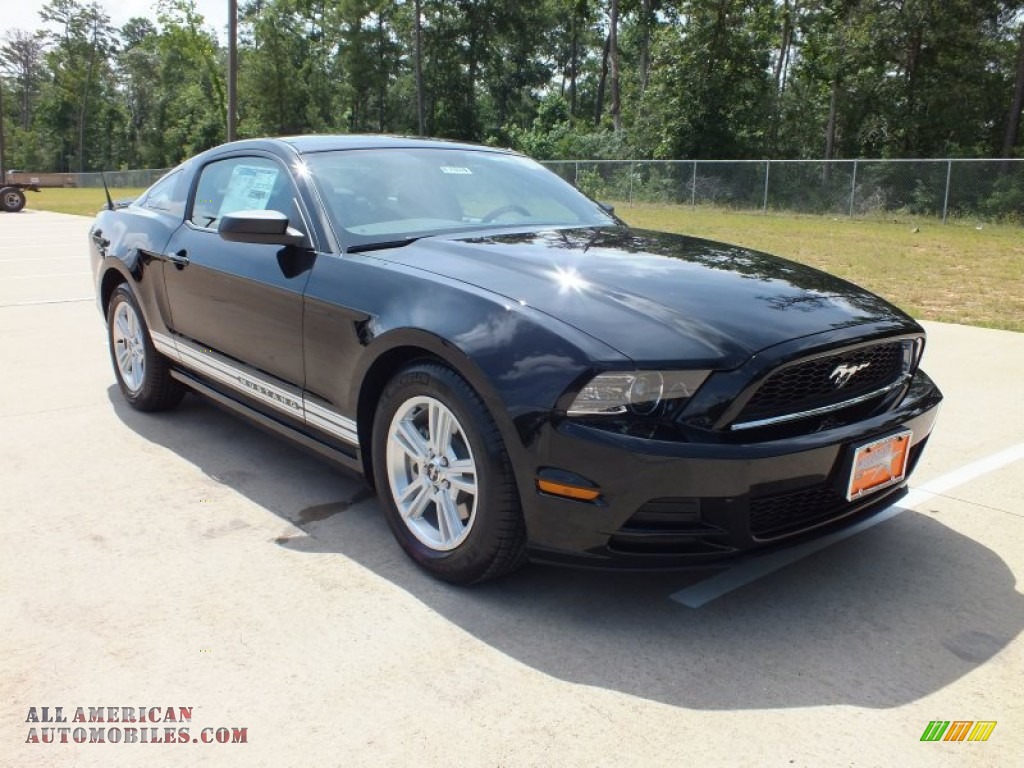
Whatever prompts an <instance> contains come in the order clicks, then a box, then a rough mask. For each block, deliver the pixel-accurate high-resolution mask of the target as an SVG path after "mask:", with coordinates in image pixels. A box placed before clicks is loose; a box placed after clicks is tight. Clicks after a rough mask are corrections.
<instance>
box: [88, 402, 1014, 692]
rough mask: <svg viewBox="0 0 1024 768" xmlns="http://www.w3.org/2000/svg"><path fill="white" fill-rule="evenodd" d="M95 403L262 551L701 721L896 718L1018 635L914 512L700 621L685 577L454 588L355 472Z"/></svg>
mask: <svg viewBox="0 0 1024 768" xmlns="http://www.w3.org/2000/svg"><path fill="white" fill-rule="evenodd" d="M108 396H109V398H110V401H111V403H112V405H113V408H114V411H115V413H116V414H117V416H118V417H119V418H120V419H121V421H122V422H123V423H124V424H125V425H126V426H128V427H129V428H130V429H132V430H133V431H135V432H136V433H137V434H139V435H140V436H142V437H143V438H145V439H146V440H149V441H152V442H154V443H157V444H159V445H162V446H164V447H165V448H167V449H169V450H171V451H173V452H174V453H176V454H178V455H179V456H180V457H181V458H183V459H184V460H186V461H188V462H190V463H192V464H193V465H195V466H197V467H198V468H199V469H201V470H202V471H203V472H205V473H206V474H207V475H208V476H210V477H211V478H214V479H215V480H217V481H219V482H221V483H223V484H224V485H226V486H228V487H230V488H231V489H232V490H234V491H236V492H238V493H241V494H243V495H244V496H246V497H247V498H249V499H251V500H252V501H253V502H254V503H255V504H257V505H259V506H261V507H263V508H265V509H267V510H269V511H270V512H272V513H274V514H275V515H277V516H279V517H280V518H282V519H284V520H287V521H288V522H289V523H291V524H292V525H293V526H295V529H297V530H296V532H295V533H294V534H288V535H283V536H281V537H280V538H278V539H275V540H272V541H268V546H282V547H287V548H288V549H290V550H293V551H297V552H311V553H314V552H315V553H334V554H340V555H343V556H345V557H348V558H351V559H352V560H353V561H356V562H358V563H359V564H361V565H362V566H364V567H366V568H368V569H370V570H371V571H372V572H374V573H376V574H377V575H378V576H380V577H381V578H383V579H386V580H387V581H389V582H391V583H392V584H394V585H396V586H398V587H400V588H401V589H403V590H405V591H407V592H408V593H409V594H411V595H413V596H414V597H415V598H416V599H418V600H419V601H421V602H422V603H423V604H425V605H426V606H428V607H429V608H431V609H433V610H434V611H436V612H437V613H438V614H440V615H441V616H443V617H444V618H445V619H447V620H449V621H451V622H453V623H454V624H456V625H457V626H459V627H460V628H462V629H463V630H464V631H466V632H467V633H469V634H470V635H472V636H473V637H475V638H477V639H478V640H480V641H481V642H484V643H486V644H488V645H489V646H491V647H492V648H495V649H497V650H498V651H500V652H502V653H504V654H507V655H508V656H509V657H511V658H513V659H515V660H516V661H519V662H521V663H523V664H526V665H528V666H529V667H532V668H533V669H536V670H538V671H540V672H542V673H544V674H547V675H550V676H552V677H555V678H558V679H561V680H565V681H569V682H573V683H578V684H582V685H589V686H596V687H599V688H605V689H610V690H616V691H621V692H624V693H628V694H631V695H634V696H639V697H642V698H645V699H650V700H654V701H658V702H662V703H665V704H669V705H673V706H682V707H688V708H695V709H707V710H715V709H741V708H742V709H747V708H787V707H805V706H820V705H830V704H831V705H834V704H847V705H855V706H861V707H873V708H886V707H895V706H899V705H902V704H905V703H908V702H912V701H915V700H917V699H920V698H922V697H924V696H926V695H928V694H931V693H934V692H936V691H938V690H939V689H941V688H943V687H945V686H947V685H949V684H950V683H952V682H953V681H955V680H957V679H959V678H961V677H962V676H964V675H966V674H968V673H969V672H971V671H972V670H974V669H975V668H977V667H978V666H980V665H981V664H984V663H985V662H986V661H988V660H989V659H990V658H992V657H993V656H994V655H995V654H996V653H998V652H999V651H1000V650H1002V649H1003V648H1005V647H1006V646H1007V645H1008V644H1009V643H1010V642H1011V641H1012V640H1013V639H1014V638H1015V637H1016V636H1017V635H1018V634H1019V633H1020V632H1021V630H1022V628H1024V595H1021V594H1020V593H1018V592H1017V590H1016V585H1015V579H1014V576H1013V573H1012V572H1011V570H1010V568H1009V567H1008V566H1007V565H1006V563H1005V562H1003V560H1002V559H1000V558H999V557H998V556H997V555H996V554H995V553H994V552H992V551H991V550H989V549H988V548H986V547H985V546H983V545H981V544H979V543H978V542H976V541H974V540H972V539H970V538H968V537H966V536H963V535H961V534H960V533H958V532H956V531H954V530H953V529H951V528H949V527H947V526H945V525H943V524H942V523H941V522H940V521H939V518H938V516H937V514H936V512H935V511H934V510H932V509H931V508H929V507H926V508H924V509H923V510H922V511H921V512H914V511H905V512H903V513H902V514H900V515H898V516H897V517H895V518H893V519H891V520H889V521H887V522H885V523H883V524H881V525H878V526H876V527H874V528H871V529H870V530H868V531H865V532H863V533H861V534H859V535H857V536H855V537H852V538H850V539H847V540H845V541H842V542H840V543H837V544H834V545H832V546H831V547H828V548H826V549H824V550H822V551H820V552H818V553H816V554H814V555H812V556H810V557H807V558H805V559H803V560H801V561H799V562H797V563H795V564H793V565H791V566H789V567H787V568H785V569H783V570H781V571H778V572H776V573H773V574H771V575H770V576H767V577H764V578H762V579H760V580H758V581H756V582H754V583H752V584H750V585H748V586H746V587H744V588H742V589H739V590H737V591H735V592H732V593H729V594H727V595H724V596H722V597H720V598H719V599H717V600H715V601H712V602H710V603H708V604H706V605H704V606H703V607H701V608H699V609H691V608H687V607H684V606H683V605H681V604H679V603H676V602H674V601H672V600H671V599H669V596H670V595H671V594H672V593H674V592H675V591H677V590H679V589H680V588H682V587H684V586H686V584H687V583H688V582H691V581H693V580H694V579H695V578H698V577H699V576H700V574H697V575H683V574H680V573H609V572H598V571H583V570H572V569H563V568H552V567H546V566H540V565H530V566H527V567H526V568H524V569H523V570H521V571H519V572H517V573H515V574H513V575H511V576H509V577H507V578H505V579H503V580H500V581H498V582H495V583H489V584H484V585H481V586H478V587H473V588H458V587H452V586H449V585H447V584H444V583H441V582H439V581H437V580H435V579H433V578H431V577H429V576H427V575H426V574H425V573H423V572H421V571H420V570H419V569H418V568H417V567H416V566H415V565H414V564H412V563H411V562H410V561H409V560H408V559H407V558H406V557H405V555H404V554H403V553H402V551H401V549H400V548H399V547H398V545H397V544H396V543H395V541H394V539H393V538H392V537H391V534H390V532H389V530H388V527H387V524H386V522H385V521H384V519H383V517H382V515H381V514H380V512H379V507H378V503H377V501H376V499H375V498H374V496H373V494H372V493H371V492H370V491H369V490H368V489H367V488H366V486H365V485H364V484H363V483H362V481H361V480H360V479H359V478H357V477H355V476H354V475H351V474H349V473H347V472H345V471H344V470H341V469H339V468H336V467H335V466H333V465H331V464H328V463H326V462H325V461H323V460H321V459H319V458H317V457H315V456H313V455H310V454H308V453H306V452H304V451H302V450H301V449H299V448H297V447H295V446H293V445H292V444H290V443H288V442H287V441H285V440H281V439H279V438H278V437H275V436H273V435H269V434H266V433H264V432H262V431H260V430H259V429H257V428H255V427H253V426H251V425H249V424H248V423H247V422H244V421H242V420H240V419H237V418H235V417H234V416H232V415H229V414H227V413H224V412H222V411H220V410H218V409H217V408H215V407H214V406H212V405H210V404H208V403H206V402H205V401H202V400H200V399H199V398H197V397H195V396H192V395H190V396H188V397H187V398H186V399H185V401H184V402H183V403H182V405H181V407H180V408H179V409H178V410H176V411H174V412H173V413H169V414H142V413H138V412H136V411H133V410H132V409H131V408H130V407H129V406H128V405H127V404H126V403H124V401H123V400H122V398H121V395H120V393H119V391H118V390H117V388H116V387H111V388H110V389H109V390H108ZM300 487H301V492H300V490H299V489H300ZM310 500H315V501H316V502H317V503H309V502H310ZM317 500H318V501H317Z"/></svg>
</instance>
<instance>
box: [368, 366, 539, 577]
mask: <svg viewBox="0 0 1024 768" xmlns="http://www.w3.org/2000/svg"><path fill="white" fill-rule="evenodd" d="M373 468H374V478H375V480H376V484H377V489H378V492H379V494H380V496H381V500H382V502H383V506H384V512H385V515H386V516H387V520H388V524H389V525H390V527H391V530H392V532H393V533H394V535H395V538H396V539H398V542H399V544H401V545H402V548H403V549H404V550H405V551H406V553H407V554H408V555H409V556H410V557H412V559H413V560H415V561H416V562H417V563H418V564H419V565H420V566H422V567H423V568H424V569H426V570H427V571H429V572H430V573H432V574H433V575H435V576H437V577H438V578H441V579H443V580H445V581H449V582H452V583H456V584H472V583H476V582H480V581H486V580H488V579H493V578H497V577H498V576H501V575H503V574H505V573H508V572H509V571H512V570H513V569H515V568H517V567H519V566H520V565H521V564H522V563H523V562H524V561H525V548H526V528H525V525H524V523H523V516H522V511H521V509H520V505H519V494H518V492H517V490H516V484H515V479H514V476H513V474H512V466H511V463H510V461H509V458H508V454H507V452H506V450H505V444H504V442H503V441H502V439H501V434H500V433H499V431H498V428H497V426H496V425H495V423H494V420H493V419H492V418H491V415H490V414H489V413H488V411H487V408H486V406H485V405H484V404H483V402H482V401H481V399H480V397H479V396H478V395H477V394H476V392H474V391H473V389H472V387H470V386H469V384H468V383H467V382H466V381H465V380H464V379H463V378H462V377H461V376H459V375H458V374H457V373H455V372H454V371H452V370H451V369H450V368H447V367H445V366H443V365H440V364H438V363H432V362H430V363H419V364H415V365H412V366H410V367H408V368H406V369H404V370H402V371H401V372H400V373H399V374H398V375H397V376H395V377H394V378H393V379H392V380H391V381H390V382H389V383H388V385H387V387H385V389H384V393H383V395H382V397H381V401H380V405H379V407H378V410H377V415H376V418H375V420H374V427H373Z"/></svg>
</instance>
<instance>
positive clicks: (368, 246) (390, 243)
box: [346, 237, 419, 253]
mask: <svg viewBox="0 0 1024 768" xmlns="http://www.w3.org/2000/svg"><path fill="white" fill-rule="evenodd" d="M417 240H419V238H418V237H403V238H402V239H401V240H382V241H381V242H379V243H356V244H355V245H350V246H349V247H348V249H347V250H346V253H364V252H365V251H384V250H387V249H389V248H404V247H405V246H407V245H409V244H411V243H415V242H416V241H417Z"/></svg>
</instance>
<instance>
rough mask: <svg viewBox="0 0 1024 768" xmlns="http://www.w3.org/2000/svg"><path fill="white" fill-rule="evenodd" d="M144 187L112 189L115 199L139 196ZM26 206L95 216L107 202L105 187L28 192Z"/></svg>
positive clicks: (111, 194) (111, 192) (111, 193)
mask: <svg viewBox="0 0 1024 768" xmlns="http://www.w3.org/2000/svg"><path fill="white" fill-rule="evenodd" d="M144 191H145V190H144V189H111V190H110V196H111V197H112V198H113V199H114V200H118V199H120V198H124V197H138V196H139V195H141V194H142V193H143V192H144ZM25 194H26V195H27V196H28V203H27V204H26V206H25V207H26V208H29V209H33V208H34V209H35V210H37V211H54V212H55V213H73V214H76V215H78V216H95V215H96V212H97V211H99V210H100V209H101V208H103V206H105V205H106V204H107V198H106V197H105V196H104V194H103V189H102V188H101V189H43V190H42V191H40V192H26V193H25Z"/></svg>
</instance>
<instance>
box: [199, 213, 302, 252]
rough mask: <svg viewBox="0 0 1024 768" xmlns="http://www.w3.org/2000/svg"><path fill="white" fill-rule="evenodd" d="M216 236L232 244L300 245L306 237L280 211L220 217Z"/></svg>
mask: <svg viewBox="0 0 1024 768" xmlns="http://www.w3.org/2000/svg"><path fill="white" fill-rule="evenodd" d="M217 234H219V235H220V236H221V237H222V238H224V239H225V240H230V241H231V242H233V243H262V244H265V245H302V244H303V243H304V242H305V241H306V236H305V235H304V234H303V233H302V232H299V230H297V229H293V228H291V227H289V226H288V217H287V216H285V215H284V214H283V213H281V212H280V211H235V212H234V213H227V214H224V215H223V216H221V218H220V222H219V223H218V224H217Z"/></svg>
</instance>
